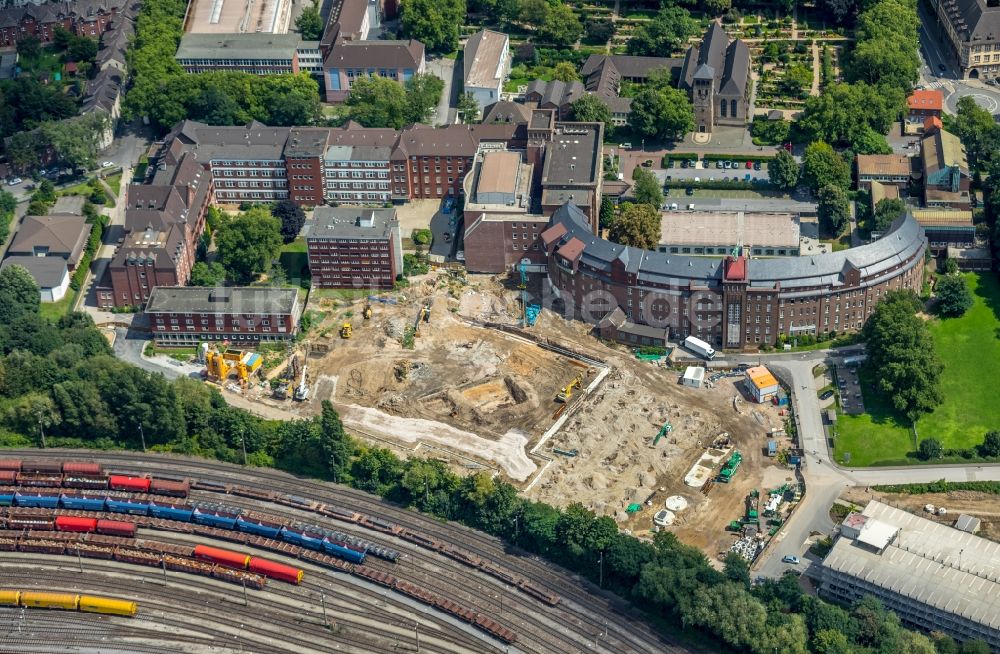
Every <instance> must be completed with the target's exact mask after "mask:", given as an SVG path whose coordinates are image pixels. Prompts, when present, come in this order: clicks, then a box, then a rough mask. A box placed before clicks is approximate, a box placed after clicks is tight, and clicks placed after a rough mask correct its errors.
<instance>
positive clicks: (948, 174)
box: [920, 129, 972, 209]
mask: <svg viewBox="0 0 1000 654" xmlns="http://www.w3.org/2000/svg"><path fill="white" fill-rule="evenodd" d="M920 157H921V163H922V167H923V173H924V175H923V177H924V204H925V205H926V206H927V207H944V208H949V207H950V208H953V209H971V208H972V200H971V198H970V196H969V182H970V178H969V160H968V158H967V157H966V154H965V148H964V147H963V146H962V142H961V141H960V140H959V139H958V137H957V136H955V135H954V134H952V133H950V132H946V131H945V130H943V129H933V130H931V131H930V133H928V132H925V133H924V137H923V138H922V139H921V140H920Z"/></svg>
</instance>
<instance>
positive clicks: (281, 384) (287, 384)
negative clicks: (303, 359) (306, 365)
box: [273, 353, 299, 400]
mask: <svg viewBox="0 0 1000 654" xmlns="http://www.w3.org/2000/svg"><path fill="white" fill-rule="evenodd" d="M298 371H299V358H298V357H297V356H295V354H294V353H293V354H292V355H291V356H290V357H288V365H287V366H285V369H284V371H282V373H281V377H279V378H278V383H277V384H276V385H275V387H274V391H273V396H274V399H276V400H287V399H288V391H289V390H290V389H291V387H292V382H294V381H295V378H296V377H297V376H298Z"/></svg>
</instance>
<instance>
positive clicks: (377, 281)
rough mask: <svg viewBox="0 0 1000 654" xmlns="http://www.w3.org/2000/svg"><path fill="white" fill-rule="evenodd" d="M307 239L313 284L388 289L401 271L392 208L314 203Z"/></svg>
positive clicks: (397, 236)
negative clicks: (325, 205)
mask: <svg viewBox="0 0 1000 654" xmlns="http://www.w3.org/2000/svg"><path fill="white" fill-rule="evenodd" d="M305 239H306V246H307V248H308V251H309V272H310V274H311V276H312V284H313V287H314V288H369V289H383V290H385V289H392V287H393V285H394V284H395V282H396V277H397V276H398V275H400V274H402V272H403V252H402V244H401V242H400V236H399V221H398V220H397V219H396V210H395V209H362V208H356V207H339V208H333V207H316V210H315V212H314V214H313V220H312V221H311V222H310V223H309V224H308V225H307V228H306V233H305Z"/></svg>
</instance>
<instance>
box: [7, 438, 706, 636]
mask: <svg viewBox="0 0 1000 654" xmlns="http://www.w3.org/2000/svg"><path fill="white" fill-rule="evenodd" d="M6 455H12V456H22V457H25V458H33V459H40V458H58V459H68V458H72V457H74V456H76V457H80V458H84V459H87V460H91V459H93V460H99V461H101V462H102V463H104V464H105V465H106V466H108V467H109V468H111V469H113V470H118V471H135V472H152V471H156V472H159V473H161V474H163V473H164V472H167V473H168V474H170V475H174V476H176V475H189V476H191V477H195V478H199V479H203V480H207V481H213V482H217V483H224V484H232V483H236V484H240V485H244V486H247V487H249V488H255V489H259V490H267V491H273V490H274V489H281V492H287V493H290V494H295V495H300V496H304V497H307V498H308V499H310V500H314V501H316V502H320V503H329V504H331V505H335V506H338V507H341V508H344V509H349V510H353V511H357V512H359V513H366V514H369V515H373V516H376V517H379V518H382V519H385V520H389V521H392V522H395V523H397V524H399V525H401V526H404V527H407V528H410V529H413V530H415V531H418V532H421V533H424V534H426V535H428V536H431V537H434V538H437V539H440V540H442V541H446V542H450V543H455V544H457V545H458V546H459V547H462V548H464V549H466V550H468V551H471V552H472V553H474V554H476V555H477V556H480V557H482V558H485V559H489V560H493V561H503V562H504V564H505V565H506V566H507V567H511V568H515V569H517V570H518V571H519V572H520V573H521V574H523V575H524V576H526V577H529V578H531V579H532V580H533V581H535V582H536V583H537V584H539V585H540V586H542V587H544V588H545V589H547V590H549V591H551V592H554V593H557V594H559V595H561V596H562V597H563V600H564V601H563V604H562V606H563V607H564V608H565V610H567V611H568V612H569V614H570V616H571V617H569V618H564V617H560V618H557V619H556V620H557V622H559V623H560V624H558V625H554V626H555V628H556V631H558V632H560V633H562V634H563V635H564V636H565V637H566V640H564V642H563V643H562V644H563V647H564V648H565V646H566V645H570V643H572V644H571V645H570V647H569V648H566V649H565V650H564V651H578V650H580V649H594V650H599V651H608V652H615V653H618V652H636V653H647V652H648V653H649V654H658V653H660V652H670V653H678V654H679V653H682V652H690V651H692V650H690V649H689V648H687V647H686V646H680V645H678V644H677V643H676V642H673V641H672V640H671V639H669V638H668V637H667V636H665V635H663V634H659V633H656V632H653V631H652V630H651V629H650V628H649V627H648V625H646V624H645V622H644V619H643V616H642V615H641V614H639V613H638V612H637V611H636V610H635V609H634V608H632V607H630V606H629V605H627V604H626V603H625V602H623V601H622V600H620V599H619V598H616V597H614V596H612V595H611V594H610V593H605V592H603V591H600V590H599V589H597V588H596V587H595V586H594V585H593V584H591V583H590V582H588V581H586V580H584V579H582V578H579V577H576V576H574V575H572V574H571V573H568V572H566V571H561V570H557V569H555V567H554V566H551V565H549V564H547V563H545V562H543V561H541V560H539V559H537V558H535V557H532V556H518V557H517V558H516V559H513V558H512V557H511V556H510V555H509V554H508V553H507V552H506V551H505V549H504V545H503V543H502V542H501V541H499V540H498V539H495V538H493V537H491V536H488V535H486V534H483V533H481V532H477V531H475V530H472V529H469V528H466V527H463V526H460V525H455V524H453V523H439V522H437V521H435V520H434V519H433V518H430V517H427V516H423V515H421V514H418V513H415V512H413V511H409V510H406V509H401V508H399V507H396V506H394V505H391V504H388V503H385V502H383V501H382V500H381V499H380V498H377V497H375V496H372V495H369V494H367V493H364V492H362V491H357V490H354V489H350V488H346V487H343V486H336V485H332V484H328V483H324V482H317V481H309V480H302V479H298V478H296V477H294V476H292V475H290V474H287V473H283V472H280V471H275V470H271V469H263V468H254V469H252V470H250V469H246V468H241V467H239V466H236V465H232V464H226V463H221V462H215V461H207V460H202V459H193V458H188V457H179V456H174V455H146V454H137V453H129V454H119V453H109V452H96V451H89V450H83V451H80V450H76V451H73V450H58V451H52V452H44V451H39V450H22V451H9V452H7V453H6ZM233 499H235V498H234V497H233V496H226V499H225V501H227V502H230V501H231V500H233ZM216 501H220V500H218V499H216ZM271 508H272V505H269V506H268V512H271V513H275V511H272V510H271ZM309 519H310V520H311V521H313V522H316V521H318V519H319V516H315V515H313V516H310V518H309ZM336 528H337V529H340V530H344V529H345V526H344V525H343V524H337V525H336ZM353 531H357V530H353ZM364 533H365V536H366V537H368V538H372V540H376V541H377V540H383V541H384V540H387V539H388V537H385V536H384V535H378V536H374V537H372V534H371V533H370V532H364ZM393 544H394V545H397V543H393ZM422 556H423V555H422ZM421 560H426V559H423V558H421ZM434 562H435V563H436V564H437V567H440V565H441V561H434ZM431 573H433V570H432V571H431ZM421 581H423V580H421ZM508 598H510V600H511V601H512V603H511V604H510V605H509V604H508V603H507V602H505V606H504V608H505V610H509V609H508V606H513V605H514V604H518V603H520V602H521V601H522V600H521V599H520V598H518V596H517V593H516V592H511V593H509V594H507V595H505V596H504V599H505V600H506V599H508ZM515 598H516V599H515ZM528 608H529V610H531V611H533V612H534V614H537V613H539V611H538V608H539V607H538V603H537V602H536V603H531V604H529V605H528ZM547 611H548V609H546V612H547ZM535 623H536V624H537V620H536V621H535ZM552 626H553V625H549V628H551V627H552ZM534 631H535V630H534V629H533V630H532V632H534ZM532 635H536V634H534V633H533V634H532ZM591 641H593V642H591ZM551 644H554V643H551V642H550V643H549V645H551ZM519 647H521V648H527V647H528V644H527V643H524V642H522V643H519ZM561 649H562V648H561ZM539 651H553V650H551V649H544V648H542V649H540V650H539ZM555 651H560V650H555Z"/></svg>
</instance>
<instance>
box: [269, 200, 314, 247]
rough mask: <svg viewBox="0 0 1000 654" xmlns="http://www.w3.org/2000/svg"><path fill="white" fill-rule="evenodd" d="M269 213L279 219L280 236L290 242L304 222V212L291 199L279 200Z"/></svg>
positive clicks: (300, 229)
mask: <svg viewBox="0 0 1000 654" xmlns="http://www.w3.org/2000/svg"><path fill="white" fill-rule="evenodd" d="M271 215H272V216H274V217H275V218H277V219H278V220H280V221H281V238H282V239H283V240H284V241H285V243H291V242H292V241H294V240H295V239H296V238H298V236H299V232H301V231H302V226H303V225H305V224H306V212H305V211H303V210H302V207H300V206H299V205H297V204H295V203H294V202H292V201H291V200H281V201H280V202H278V203H277V204H275V205H274V208H273V209H271Z"/></svg>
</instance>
